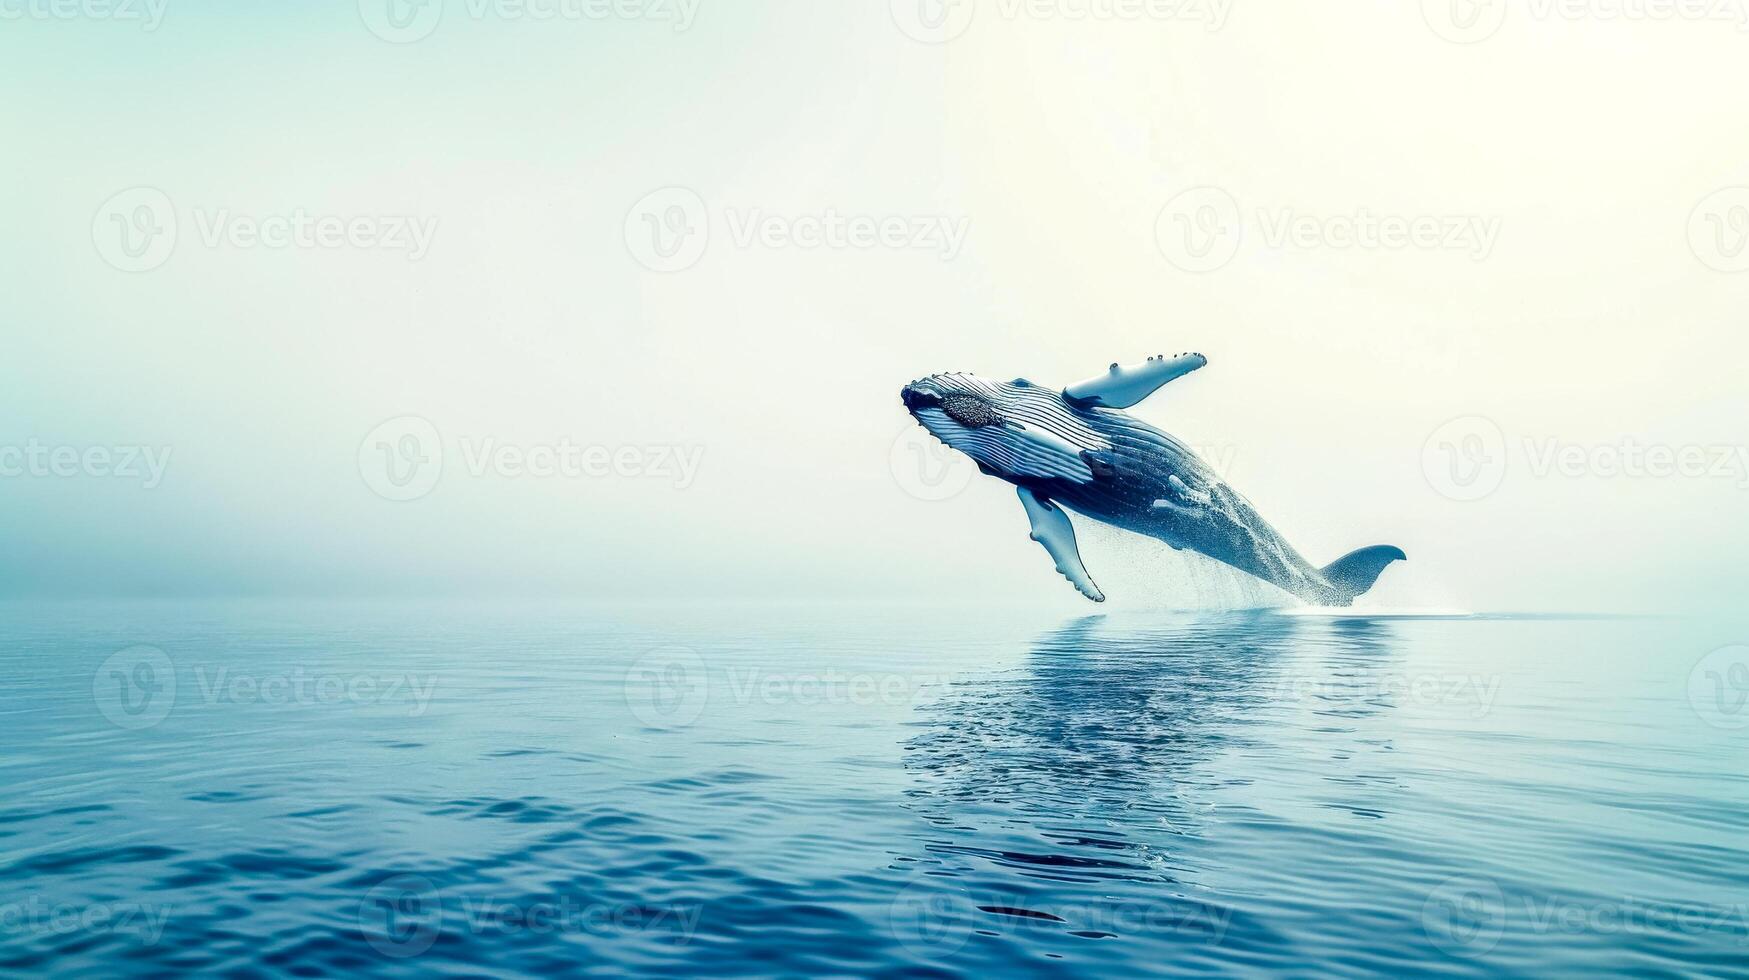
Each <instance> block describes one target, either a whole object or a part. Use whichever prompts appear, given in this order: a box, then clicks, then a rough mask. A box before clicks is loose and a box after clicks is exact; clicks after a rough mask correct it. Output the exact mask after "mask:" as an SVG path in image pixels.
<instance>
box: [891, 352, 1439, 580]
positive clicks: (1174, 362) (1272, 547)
mask: <svg viewBox="0 0 1749 980" xmlns="http://www.w3.org/2000/svg"><path fill="white" fill-rule="evenodd" d="M1207 363H1208V359H1207V358H1205V357H1203V356H1202V355H1201V354H1180V355H1178V356H1177V357H1170V358H1169V357H1166V356H1164V355H1162V356H1159V357H1150V358H1148V360H1146V361H1145V362H1143V363H1141V364H1134V365H1129V366H1119V365H1117V364H1113V365H1112V366H1111V369H1110V370H1109V371H1107V372H1105V373H1104V374H1100V375H1098V376H1095V377H1092V378H1089V379H1087V380H1086V381H1082V382H1079V383H1076V384H1072V385H1070V386H1068V387H1067V388H1064V389H1062V390H1060V391H1058V390H1055V389H1052V388H1047V387H1044V386H1042V385H1036V384H1033V383H1032V382H1030V381H1027V380H1026V379H1024V378H1020V379H1016V380H1014V381H1011V382H1008V383H1006V384H1004V383H1001V382H994V381H989V380H986V379H984V378H980V377H977V376H975V375H970V374H961V373H950V374H936V375H931V376H930V377H927V378H923V379H921V380H918V381H913V382H911V383H910V384H908V385H906V386H905V387H904V389H903V390H902V391H901V392H900V397H901V399H902V400H903V401H904V403H905V407H906V408H907V409H909V410H910V412H911V415H912V417H914V418H915V419H916V420H917V421H918V422H919V423H921V424H922V425H923V427H924V428H925V429H928V430H929V432H930V433H931V434H932V435H934V436H935V437H936V438H937V439H939V440H941V441H942V442H943V443H944V444H946V445H947V446H949V447H950V448H952V449H956V450H958V451H960V452H962V453H965V454H966V455H967V456H970V457H971V458H972V459H973V460H974V461H975V462H976V463H977V464H978V469H979V470H981V471H983V472H984V473H985V474H986V475H988V476H994V477H997V478H999V479H1003V480H1006V481H1008V482H1009V483H1012V484H1014V485H1015V487H1016V488H1018V490H1019V492H1020V502H1021V504H1022V505H1023V506H1024V507H1025V508H1026V515H1027V517H1028V518H1029V519H1030V520H1031V522H1032V539H1033V540H1034V541H1037V542H1038V543H1039V544H1042V545H1044V548H1045V551H1047V552H1049V553H1050V556H1051V558H1052V559H1053V560H1054V561H1055V562H1056V564H1057V571H1058V572H1060V573H1062V575H1063V577H1064V578H1067V579H1068V580H1069V582H1070V583H1071V584H1073V585H1074V586H1075V588H1077V589H1079V590H1080V592H1081V594H1082V595H1084V596H1086V597H1087V598H1089V599H1092V600H1093V601H1095V602H1104V601H1105V594H1104V593H1102V592H1101V591H1100V590H1099V587H1098V586H1096V585H1094V584H1093V579H1092V577H1091V576H1089V575H1088V574H1087V569H1086V567H1084V566H1083V565H1082V563H1081V555H1080V552H1079V551H1078V550H1077V549H1076V546H1075V528H1074V525H1072V524H1071V523H1070V522H1069V517H1068V515H1067V514H1065V513H1064V512H1063V508H1065V507H1066V508H1068V509H1069V510H1072V511H1074V512H1075V513H1077V514H1080V515H1082V516H1084V517H1087V518H1090V519H1092V520H1096V521H1099V522H1101V523H1104V524H1110V525H1112V526H1113V527H1119V528H1122V529H1124V530H1126V531H1133V532H1135V533H1137V534H1145V535H1147V536H1148V537H1151V538H1156V539H1158V540H1161V541H1164V542H1166V543H1167V544H1169V545H1171V546H1172V547H1174V548H1177V549H1180V550H1183V549H1187V548H1188V549H1189V550H1191V551H1195V552H1199V553H1201V554H1204V555H1207V556H1208V557H1210V558H1213V559H1215V560H1216V561H1219V562H1223V563H1225V564H1227V565H1230V566H1232V567H1234V568H1237V569H1238V570H1240V571H1242V572H1245V573H1247V574H1250V575H1253V576H1255V577H1257V578H1260V579H1262V580H1263V581H1265V582H1268V583H1270V584H1271V585H1274V586H1276V587H1277V588H1280V589H1282V590H1283V591H1285V592H1288V593H1289V594H1291V595H1294V596H1297V597H1298V598H1300V599H1302V600H1304V601H1306V602H1308V603H1312V604H1315V605H1324V606H1347V605H1349V604H1351V603H1353V602H1354V600H1355V598H1356V597H1357V596H1360V595H1362V594H1364V593H1365V592H1366V591H1367V590H1368V589H1370V588H1372V586H1373V583H1374V582H1375V581H1377V580H1378V577H1379V573H1380V572H1383V571H1384V570H1385V566H1387V565H1389V564H1390V563H1391V562H1393V561H1399V560H1403V559H1405V558H1406V557H1407V556H1406V555H1404V554H1403V552H1402V550H1401V549H1398V548H1393V547H1391V546H1389V545H1375V546H1373V547H1370V548H1362V549H1360V550H1359V551H1355V552H1352V553H1351V554H1348V555H1344V556H1343V557H1341V558H1338V559H1337V560H1336V561H1334V562H1331V563H1330V564H1328V565H1326V566H1324V567H1323V568H1318V567H1316V566H1314V565H1312V564H1311V563H1310V562H1308V561H1306V560H1305V559H1304V558H1302V557H1300V554H1299V552H1297V551H1295V550H1294V549H1293V547H1292V546H1290V545H1289V544H1288V543H1287V541H1285V540H1284V539H1283V538H1282V536H1281V535H1280V534H1279V533H1278V532H1277V531H1276V530H1275V528H1273V527H1270V526H1269V523H1268V522H1267V521H1265V520H1264V519H1263V518H1262V517H1260V516H1258V514H1257V511H1256V509H1255V508H1253V507H1252V506H1251V504H1250V503H1249V502H1248V501H1246V500H1245V498H1244V497H1241V496H1240V495H1239V494H1238V493H1237V492H1235V491H1234V490H1233V489H1232V488H1231V487H1229V486H1228V485H1227V484H1226V481H1224V480H1222V479H1221V478H1220V476H1218V475H1217V474H1216V473H1215V471H1214V470H1213V469H1212V468H1211V467H1210V466H1209V465H1208V464H1207V463H1205V462H1203V461H1202V459H1201V458H1199V457H1198V456H1197V455H1196V453H1194V452H1192V451H1191V449H1190V447H1188V446H1186V445H1184V444H1183V443H1182V442H1179V441H1178V440H1177V439H1174V438H1173V437H1172V436H1170V435H1167V434H1166V433H1164V432H1162V431H1160V430H1159V429H1156V428H1154V427H1153V426H1151V425H1149V424H1147V423H1146V422H1143V421H1142V420H1140V419H1138V418H1136V417H1135V416H1133V415H1130V414H1129V413H1127V412H1125V411H1123V409H1126V408H1130V407H1132V406H1134V405H1136V404H1138V403H1140V402H1141V401H1142V400H1143V399H1145V398H1147V397H1148V396H1149V395H1151V394H1153V393H1154V392H1155V391H1157V390H1159V389H1160V388H1161V387H1162V386H1163V385H1165V384H1167V383H1168V382H1170V381H1173V380H1174V379H1177V378H1181V377H1183V376H1184V375H1186V374H1189V373H1190V372H1192V371H1195V370H1196V369H1198V368H1200V367H1202V366H1204V365H1206V364H1207Z"/></svg>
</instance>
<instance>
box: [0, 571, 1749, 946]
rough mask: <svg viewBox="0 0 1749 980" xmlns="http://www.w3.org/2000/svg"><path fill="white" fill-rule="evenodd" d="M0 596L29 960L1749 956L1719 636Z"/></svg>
mask: <svg viewBox="0 0 1749 980" xmlns="http://www.w3.org/2000/svg"><path fill="white" fill-rule="evenodd" d="M3 612H4V619H3V620H0V682H3V685H4V690H5V700H4V703H3V707H0V713H3V721H4V730H5V731H6V733H7V736H8V738H7V750H6V752H5V754H4V758H3V759H0V971H4V972H5V973H7V974H8V975H27V976H30V975H47V974H50V973H53V974H57V975H72V976H81V975H84V976H99V975H111V976H121V975H147V976H150V975H163V976H171V975H183V974H186V973H188V972H189V971H201V972H211V973H218V974H224V975H229V976H239V977H244V976H309V977H315V976H340V975H360V974H362V975H387V976H433V975H436V976H467V975H472V976H488V975H489V976H505V975H528V974H542V975H545V974H595V975H610V974H624V973H633V974H655V973H663V974H679V975H688V974H710V975H751V976H770V975H788V976H802V975H819V974H834V975H852V974H854V975H867V974H873V975H935V976H958V975H1003V976H1010V975H1019V976H1025V975H1041V976H1043V975H1060V974H1061V973H1063V972H1066V971H1070V970H1074V971H1087V972H1091V971H1099V972H1110V973H1113V974H1118V973H1120V972H1121V973H1139V974H1149V975H1221V976H1227V975H1234V974H1246V973H1267V974H1272V975H1280V974H1284V973H1286V974H1293V975H1315V974H1338V975H1356V976H1377V975H1393V976H1394V975H1415V974H1430V975H1441V976H1465V975H1478V976H1479V975H1509V976H1526V977H1530V976H1537V977H1546V976H1558V975H1580V974H1590V973H1610V974H1635V975H1646V976H1658V975H1667V976H1676V975H1688V976H1693V975H1714V976H1746V975H1749V707H1746V706H1745V699H1746V698H1749V650H1745V649H1743V648H1739V647H1734V646H1733V644H1738V643H1743V642H1746V640H1745V633H1744V632H1741V631H1739V630H1738V629H1734V628H1732V627H1730V626H1727V625H1723V624H1721V623H1718V622H1707V621H1696V620H1680V619H1626V618H1561V617H1486V616H1461V617H1456V616H1454V617H1404V618H1364V617H1359V616H1350V617H1326V616H1292V615H1283V614H1279V613H1250V614H1232V615H1208V616H1189V615H1143V614H1115V613H1114V614H1110V615H1105V616H1091V617H1087V618H1071V619H1066V620H1065V619H1062V618H1060V617H1054V616H1048V615H1044V614H1040V613H1036V612H1028V611H1026V610H1023V609H1003V610H976V611H967V610H956V609H952V608H946V607H915V606H871V605H844V606H804V605H794V606H740V605H722V606H675V607H662V606H638V607H623V608H611V607H606V606H572V605H539V604H496V605H488V604H474V605H469V604H442V603H380V604H370V603H355V604H333V603H328V604H324V603H267V602H230V603H204V604H192V605H191V604H184V603H59V604H24V603H14V604H10V605H6V606H5V607H4V608H3Z"/></svg>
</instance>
